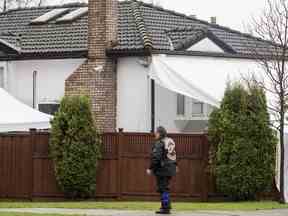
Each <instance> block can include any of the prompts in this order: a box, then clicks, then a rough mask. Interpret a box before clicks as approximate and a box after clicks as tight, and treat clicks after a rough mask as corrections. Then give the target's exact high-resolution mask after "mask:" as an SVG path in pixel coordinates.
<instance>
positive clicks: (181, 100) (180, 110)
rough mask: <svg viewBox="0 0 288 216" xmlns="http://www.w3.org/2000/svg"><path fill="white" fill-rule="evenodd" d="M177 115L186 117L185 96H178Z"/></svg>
mask: <svg viewBox="0 0 288 216" xmlns="http://www.w3.org/2000/svg"><path fill="white" fill-rule="evenodd" d="M177 115H185V96H184V95H181V94H177Z"/></svg>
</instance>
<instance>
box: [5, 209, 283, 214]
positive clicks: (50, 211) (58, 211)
mask: <svg viewBox="0 0 288 216" xmlns="http://www.w3.org/2000/svg"><path fill="white" fill-rule="evenodd" d="M0 212H17V213H37V214H65V215H91V216H152V215H153V216H154V215H155V214H154V212H151V211H123V210H107V209H105V210H104V209H55V208H31V209H28V208H23V209H0ZM173 215H175V216H288V209H281V210H280V209H279V210H269V211H254V212H237V211H233V212H219V211H210V212H204V211H203V212H202V211H197V212H174V213H173Z"/></svg>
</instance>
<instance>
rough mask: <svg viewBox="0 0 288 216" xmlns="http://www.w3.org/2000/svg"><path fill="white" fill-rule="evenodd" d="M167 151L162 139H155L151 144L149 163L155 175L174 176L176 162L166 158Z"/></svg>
mask: <svg viewBox="0 0 288 216" xmlns="http://www.w3.org/2000/svg"><path fill="white" fill-rule="evenodd" d="M166 155H167V151H166V150H165V143H164V142H163V141H162V140H158V141H156V142H155V143H154V144H153V146H152V153H151V165H150V169H151V170H152V172H153V174H154V175H155V176H175V175H176V166H177V164H176V162H175V161H172V160H170V159H168V158H167V156H166Z"/></svg>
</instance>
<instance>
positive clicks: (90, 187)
mask: <svg viewBox="0 0 288 216" xmlns="http://www.w3.org/2000/svg"><path fill="white" fill-rule="evenodd" d="M90 107H91V105H90V100H89V98H88V97H86V96H69V97H64V98H63V99H62V101H61V104H60V109H59V111H58V112H57V113H56V115H55V117H54V119H53V121H52V131H51V138H50V153H51V156H52V158H53V160H54V164H55V174H56V179H57V182H58V185H59V187H60V189H61V190H62V191H63V192H64V193H65V194H66V195H67V196H68V197H71V198H86V197H90V196H93V194H94V193H95V189H96V168H97V161H98V159H99V158H100V145H101V138H100V135H99V133H98V132H97V130H96V128H95V126H94V123H93V117H92V112H91V108H90Z"/></svg>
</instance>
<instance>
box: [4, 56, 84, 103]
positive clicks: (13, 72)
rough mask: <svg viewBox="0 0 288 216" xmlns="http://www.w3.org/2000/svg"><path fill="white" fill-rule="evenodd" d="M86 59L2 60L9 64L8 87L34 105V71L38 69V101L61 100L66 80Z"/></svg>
mask: <svg viewBox="0 0 288 216" xmlns="http://www.w3.org/2000/svg"><path fill="white" fill-rule="evenodd" d="M84 61H85V59H61V60H25V61H24V60H23V61H10V62H1V63H0V66H1V64H4V65H7V69H6V73H7V86H6V89H7V90H8V91H9V92H10V93H11V94H12V95H13V96H15V97H16V98H18V99H19V100H20V101H22V102H24V103H25V104H27V105H29V106H32V105H33V71H37V81H36V82H37V88H36V89H37V90H36V95H37V98H36V99H37V101H36V102H37V103H39V102H43V101H45V100H50V101H51V100H60V99H61V97H62V96H63V95H64V89H65V80H66V79H67V78H68V77H69V76H70V75H71V74H72V73H73V71H75V70H76V68H78V67H79V66H80V65H81V64H82V63H83V62H84Z"/></svg>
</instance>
